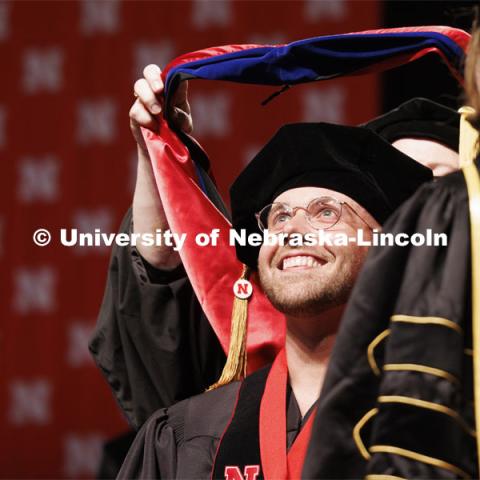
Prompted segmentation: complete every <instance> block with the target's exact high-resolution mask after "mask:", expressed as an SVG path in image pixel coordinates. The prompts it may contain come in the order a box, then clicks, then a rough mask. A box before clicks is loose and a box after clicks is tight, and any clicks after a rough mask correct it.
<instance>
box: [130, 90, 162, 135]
mask: <svg viewBox="0 0 480 480" xmlns="http://www.w3.org/2000/svg"><path fill="white" fill-rule="evenodd" d="M129 117H130V126H131V127H132V129H134V128H137V129H138V127H139V126H140V127H145V128H148V129H150V130H152V131H155V132H156V131H157V130H158V120H157V119H156V118H155V117H153V116H152V114H151V113H150V112H149V111H148V110H147V108H146V107H145V105H144V104H143V103H142V102H141V100H140V99H139V98H137V100H136V101H135V103H134V104H133V105H132V107H131V108H130V112H129Z"/></svg>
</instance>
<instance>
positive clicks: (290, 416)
mask: <svg viewBox="0 0 480 480" xmlns="http://www.w3.org/2000/svg"><path fill="white" fill-rule="evenodd" d="M431 178H432V173H431V170H429V169H427V168H426V167H424V166H422V165H420V164H419V163H417V162H415V161H414V160H412V159H411V158H410V157H408V156H406V155H404V154H403V153H401V152H400V151H398V150H397V149H395V148H393V147H392V146H391V145H390V144H388V143H387V142H386V141H385V140H383V139H382V138H381V137H379V136H378V135H376V134H375V133H373V132H371V131H370V130H368V129H366V128H362V127H343V126H338V125H330V124H292V125H286V126H284V127H282V128H281V129H280V130H279V131H278V132H277V134H276V135H275V136H274V137H273V138H272V139H271V140H270V141H269V142H268V144H267V145H266V146H265V147H264V148H263V149H262V150H261V152H260V153H259V154H258V155H257V156H256V157H255V158H254V159H253V160H252V162H251V163H250V164H249V165H248V167H247V168H246V169H245V170H244V171H243V172H242V173H241V175H240V176H239V177H238V178H237V180H236V181H235V183H234V184H233V186H232V188H231V191H230V194H231V203H232V222H233V227H234V228H235V229H237V230H240V229H245V230H246V231H247V233H251V232H258V231H259V230H264V229H268V230H269V231H273V232H274V233H275V232H277V233H280V232H282V233H287V234H288V235H293V234H301V235H306V234H307V233H312V232H316V231H318V230H319V229H323V230H327V231H330V232H332V233H333V232H341V233H346V234H348V235H349V236H355V233H356V232H357V231H358V230H359V229H361V230H363V232H364V238H370V237H371V232H372V229H373V228H376V227H379V225H380V224H381V223H382V222H383V221H384V220H385V219H386V218H387V217H388V215H389V214H390V213H391V212H392V211H393V210H394V209H395V208H396V207H397V206H398V205H399V204H400V203H402V202H403V201H404V200H405V199H406V198H407V197H409V196H410V195H411V194H412V193H413V192H414V191H415V190H416V188H417V187H418V186H419V185H420V184H421V183H423V182H425V181H428V180H430V179H431ZM255 214H257V215H255ZM366 253H367V248H366V247H362V246H359V245H356V244H355V243H351V244H349V245H347V246H330V245H325V246H323V245H316V246H310V247H304V246H294V245H290V244H288V243H287V244H286V245H284V246H282V245H273V246H272V245H267V244H264V245H262V246H261V247H256V246H252V245H245V246H242V245H237V257H238V259H239V260H240V261H241V262H243V263H244V264H246V265H247V266H248V267H249V268H250V269H251V270H253V271H256V270H258V274H259V277H260V282H261V285H262V287H263V289H264V291H265V293H266V294H267V296H268V298H269V299H270V301H271V302H272V304H273V306H274V307H275V308H276V309H277V310H279V311H280V312H282V313H283V314H284V315H285V319H286V324H287V335H286V343H285V348H284V349H283V350H282V351H281V352H280V353H279V354H278V356H277V357H276V359H275V361H274V363H273V365H271V366H268V367H265V368H264V369H261V370H259V371H257V372H255V373H254V374H252V375H250V376H248V377H246V379H245V380H244V381H242V382H234V383H231V384H228V385H226V386H223V387H221V388H218V389H215V390H213V391H210V392H207V393H205V394H202V395H199V396H197V397H193V398H191V399H188V400H185V401H183V402H180V403H178V404H176V405H174V406H172V407H170V408H168V409H162V410H160V411H158V412H156V413H155V414H154V415H153V416H152V417H151V418H150V420H148V421H147V422H146V424H145V425H144V426H143V428H142V429H141V430H140V432H139V434H138V436H137V438H136V440H135V442H134V444H133V446H132V448H131V450H130V452H129V455H128V456H127V459H126V461H125V463H124V466H123V467H122V470H121V472H120V475H119V476H120V478H211V477H212V476H213V478H228V479H232V480H233V479H235V480H239V479H241V478H249V479H251V480H254V479H255V478H295V477H298V476H299V475H300V469H301V465H302V463H303V457H304V454H305V451H306V445H307V443H308V439H309V432H310V427H311V424H312V421H313V418H314V416H315V411H316V407H317V401H318V398H319V395H320V390H321V387H322V383H323V377H324V375H325V372H326V369H327V366H328V359H329V355H330V351H331V348H332V346H333V342H334V338H335V333H336V331H337V329H338V325H339V322H340V319H341V315H342V312H343V310H344V306H345V303H346V301H347V299H348V297H349V294H350V292H351V290H352V287H353V284H354V282H355V279H356V276H357V274H358V272H359V270H360V267H361V265H362V262H363V260H364V258H365V255H366Z"/></svg>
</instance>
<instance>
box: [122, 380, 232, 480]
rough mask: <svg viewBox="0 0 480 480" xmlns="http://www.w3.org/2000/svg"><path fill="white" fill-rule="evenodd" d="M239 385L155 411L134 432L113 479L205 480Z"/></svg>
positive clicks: (209, 475) (209, 471)
mask: <svg viewBox="0 0 480 480" xmlns="http://www.w3.org/2000/svg"><path fill="white" fill-rule="evenodd" d="M239 388H240V383H239V382H234V383H230V384H228V385H226V386H223V387H221V388H218V389H216V390H211V391H209V392H206V393H203V394H200V395H196V396H195V397H192V398H188V399H186V400H183V401H181V402H179V403H177V404H175V405H173V406H171V407H169V408H163V409H161V410H159V411H157V412H155V413H154V414H153V415H152V416H151V417H150V418H149V419H148V420H147V421H146V422H145V423H144V425H143V426H142V428H141V429H140V430H139V432H138V433H137V436H136V437H135V440H134V442H133V444H132V446H131V447H130V450H129V452H128V454H127V456H126V458H125V460H124V463H123V465H122V468H121V469H120V472H119V473H118V477H117V478H119V479H129V480H130V479H149V480H150V479H153V478H155V479H174V478H178V479H185V480H193V479H196V480H208V479H210V478H211V474H212V468H213V463H214V461H215V456H216V452H217V448H218V443H219V441H220V438H221V436H222V434H223V432H224V431H225V429H226V427H227V425H228V423H229V421H230V420H231V417H232V411H233V409H234V407H235V405H236V400H237V395H238V391H239Z"/></svg>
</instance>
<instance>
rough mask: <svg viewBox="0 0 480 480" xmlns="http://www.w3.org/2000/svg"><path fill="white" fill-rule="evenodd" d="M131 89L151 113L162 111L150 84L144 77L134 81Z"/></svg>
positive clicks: (156, 113)
mask: <svg viewBox="0 0 480 480" xmlns="http://www.w3.org/2000/svg"><path fill="white" fill-rule="evenodd" d="M133 91H134V92H135V95H136V97H137V98H138V100H140V102H142V103H143V105H145V107H146V108H147V109H148V110H149V111H150V112H151V113H152V114H153V115H158V114H159V113H160V112H161V111H162V107H161V105H160V103H159V101H158V100H157V97H156V96H155V94H154V93H153V91H152V89H151V88H150V85H149V84H148V82H147V81H146V80H145V79H144V78H140V79H139V80H137V81H136V82H135V85H134V86H133Z"/></svg>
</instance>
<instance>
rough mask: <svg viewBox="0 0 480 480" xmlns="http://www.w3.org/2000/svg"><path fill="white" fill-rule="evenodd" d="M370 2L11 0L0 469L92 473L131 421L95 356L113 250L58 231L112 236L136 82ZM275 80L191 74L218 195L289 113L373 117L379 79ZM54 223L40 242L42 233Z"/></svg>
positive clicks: (308, 31) (0, 94) (351, 23)
mask: <svg viewBox="0 0 480 480" xmlns="http://www.w3.org/2000/svg"><path fill="white" fill-rule="evenodd" d="M379 22H380V20H379V3H378V2H375V1H369V2H363V1H342V0H335V1H325V0H321V1H316V0H313V1H308V0H305V1H296V2H289V1H282V2H270V1H269V2H248V1H245V2H230V1H203V0H199V1H183V2H161V3H160V2H158V3H154V2H120V1H81V2H53V1H52V2H42V1H36V2H31V3H30V2H11V3H10V2H1V3H0V58H1V59H2V70H1V80H0V82H1V89H0V155H1V158H2V162H1V165H2V171H3V174H2V176H1V185H2V188H1V191H0V195H1V199H2V201H1V206H0V265H1V271H2V274H1V277H0V282H1V283H0V288H1V294H2V297H1V299H2V301H1V303H0V309H1V310H0V312H1V317H0V318H1V323H0V329H1V330H0V368H1V379H2V381H1V387H0V412H1V420H0V425H1V428H0V447H1V452H2V453H1V455H0V476H1V477H2V478H25V477H29V478H40V477H43V478H47V477H50V478H53V477H55V478H83V477H86V478H88V477H92V476H94V474H95V471H96V468H97V466H98V461H99V458H100V452H101V445H102V442H103V440H104V439H107V438H109V437H111V436H113V435H115V434H118V433H121V432H122V431H124V430H126V428H127V425H126V422H125V421H124V419H123V417H122V415H121V413H120V412H119V410H118V408H117V406H116V404H115V402H114V400H113V398H112V397H111V395H110V392H109V389H108V387H107V385H106V383H105V382H104V380H103V379H102V377H101V374H100V373H99V372H98V371H97V370H96V368H95V367H94V365H93V362H92V361H91V360H90V357H89V354H88V351H87V342H88V337H89V334H90V332H91V329H92V327H93V324H94V322H95V317H96V315H97V312H98V309H99V305H100V301H101V298H102V294H103V288H104V283H105V279H106V269H107V264H108V254H109V251H108V249H106V248H83V249H80V248H66V247H62V246H60V245H59V241H58V236H59V235H58V232H59V229H60V228H62V227H64V228H69V227H76V228H78V229H79V230H80V231H82V232H88V231H93V230H94V229H95V228H100V229H101V230H102V231H103V232H114V231H116V229H117V226H118V225H119V222H120V219H121V217H122V215H123V213H124V212H125V210H126V208H127V207H128V205H129V203H130V201H131V197H132V187H133V183H134V175H135V156H134V152H135V146H134V143H133V141H132V138H131V135H130V132H129V127H128V110H129V107H130V104H131V103H132V100H133V97H132V88H133V82H134V80H135V79H136V78H138V76H139V75H140V74H141V71H142V69H143V67H144V66H145V65H146V64H148V63H157V64H160V65H165V64H166V63H167V61H169V60H170V59H172V58H173V57H175V56H177V55H179V54H181V53H184V52H186V51H190V50H196V49H199V48H203V47H207V46H211V45H218V44H226V43H252V42H255V43H285V42H290V41H293V40H297V39H300V38H305V37H309V36H316V35H325V34H332V33H340V32H348V31H357V30H364V29H371V28H376V27H379V26H380V23H379ZM274 90H275V89H274V88H257V87H252V86H238V85H230V84H226V83H213V82H212V83H207V82H202V81H195V82H192V83H191V103H192V109H193V115H194V123H195V134H196V136H197V138H198V139H199V141H200V142H201V143H202V144H203V145H204V147H205V148H206V149H207V151H208V152H209V154H210V157H211V159H212V163H213V165H214V171H215V173H216V177H217V180H218V181H219V185H220V188H221V190H222V191H225V190H226V187H227V186H228V184H229V182H230V181H231V179H232V178H233V176H234V175H235V174H236V173H237V172H238V171H239V169H240V168H241V167H242V165H244V164H245V162H246V161H247V159H248V158H249V157H251V156H252V155H253V154H254V153H255V152H256V151H257V150H258V148H259V147H260V146H261V145H262V144H263V143H264V142H265V141H266V140H267V139H268V137H269V136H270V135H271V134H273V132H274V130H275V129H276V128H277V127H278V126H279V125H280V124H281V123H284V122H287V121H330V122H335V123H349V124H355V123H358V122H361V121H365V120H367V119H369V118H371V117H373V116H374V115H375V114H377V113H378V103H379V100H378V99H379V94H378V93H379V92H378V82H377V78H376V77H375V76H366V77H358V78H352V79H343V80H335V81H328V82H322V83H317V84H311V85H305V86H301V87H300V86H299V87H295V88H293V89H291V91H289V92H287V93H284V94H282V95H281V96H280V97H278V98H277V99H275V100H274V101H273V102H272V103H270V104H269V105H268V106H267V107H261V106H260V102H261V101H262V100H263V99H264V98H266V97H267V96H268V95H270V94H271V93H272V92H273V91H274ZM40 227H44V228H47V229H49V230H50V231H51V232H52V243H51V244H50V245H49V246H47V247H44V248H40V247H37V246H35V245H34V244H33V242H32V234H33V232H34V231H35V230H36V229H37V228H40Z"/></svg>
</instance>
